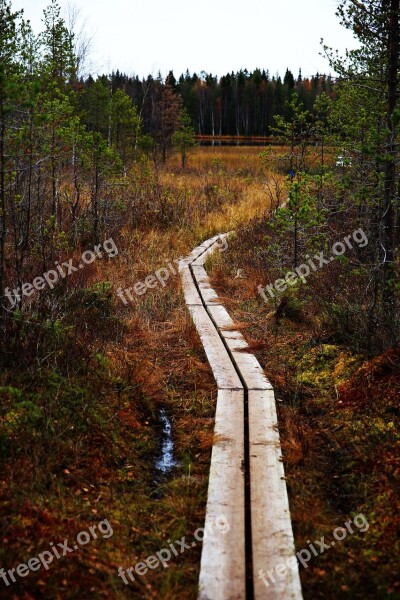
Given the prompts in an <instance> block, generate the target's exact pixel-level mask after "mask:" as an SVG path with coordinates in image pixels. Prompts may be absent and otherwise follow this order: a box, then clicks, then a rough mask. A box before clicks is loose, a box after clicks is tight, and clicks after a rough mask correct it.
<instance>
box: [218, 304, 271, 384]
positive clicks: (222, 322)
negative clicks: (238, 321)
mask: <svg viewBox="0 0 400 600" xmlns="http://www.w3.org/2000/svg"><path fill="white" fill-rule="evenodd" d="M207 310H208V312H209V314H210V315H211V317H212V319H213V321H214V322H215V323H216V325H217V326H218V329H219V331H220V333H221V335H222V337H223V338H224V340H225V343H226V345H227V346H228V348H229V351H230V352H231V353H232V358H233V360H234V361H235V364H236V365H237V367H238V369H239V371H240V373H241V375H242V377H243V379H244V381H245V384H246V387H247V388H248V389H249V390H251V389H258V390H264V389H265V390H272V385H271V383H270V382H269V381H268V379H267V377H266V376H265V373H264V370H263V368H262V367H261V365H260V363H259V362H258V360H257V358H256V357H255V356H254V354H252V353H251V352H250V350H249V346H248V344H247V342H246V340H245V339H244V337H243V336H242V334H241V333H239V332H238V331H231V329H230V328H232V327H233V326H234V323H233V321H232V319H231V317H230V316H229V314H228V312H227V310H226V309H225V307H224V306H221V305H220V306H207ZM227 328H228V329H227Z"/></svg>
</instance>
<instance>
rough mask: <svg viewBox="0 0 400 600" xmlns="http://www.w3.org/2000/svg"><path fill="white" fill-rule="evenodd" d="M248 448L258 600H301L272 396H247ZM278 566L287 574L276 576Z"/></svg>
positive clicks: (253, 393) (266, 393) (255, 393)
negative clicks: (270, 574) (269, 574)
mask: <svg viewBox="0 0 400 600" xmlns="http://www.w3.org/2000/svg"><path fill="white" fill-rule="evenodd" d="M249 448H250V490H251V492H250V493H251V523H252V554H253V572H254V597H255V600H301V598H302V592H301V584H300V577H299V571H298V565H297V561H296V558H295V547H294V539H293V530H292V522H291V518H290V511H289V500H288V495H287V489H286V482H285V479H284V477H285V472H284V467H283V462H282V452H281V445H280V439H279V432H278V422H277V415H276V407H275V398H274V393H273V391H272V390H264V391H258V390H250V391H249ZM287 561H290V562H289V565H291V568H290V567H287V564H288V563H287ZM278 565H283V566H284V567H285V566H286V567H287V568H286V571H285V569H284V568H281V569H280V570H279V573H280V574H279V575H278V574H277V573H276V572H275V568H276V567H278ZM268 571H270V572H272V575H273V579H274V580H275V581H273V580H272V579H271V578H270V577H269V576H268V575H267V572H268ZM262 574H264V581H263V578H262ZM265 581H266V583H265Z"/></svg>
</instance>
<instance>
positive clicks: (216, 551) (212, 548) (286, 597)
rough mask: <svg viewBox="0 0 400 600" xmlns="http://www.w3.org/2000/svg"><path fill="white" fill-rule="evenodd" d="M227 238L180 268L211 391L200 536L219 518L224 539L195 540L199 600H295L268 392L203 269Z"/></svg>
mask: <svg viewBox="0 0 400 600" xmlns="http://www.w3.org/2000/svg"><path fill="white" fill-rule="evenodd" d="M227 235H229V234H222V235H219V236H215V237H213V238H211V239H209V240H207V241H206V242H204V243H203V244H201V245H200V246H198V247H197V248H195V249H194V250H193V251H192V253H191V254H190V255H189V256H188V257H187V258H186V259H185V260H183V261H181V264H180V272H181V277H182V283H183V290H184V295H185V301H186V304H187V306H188V309H189V311H190V313H191V315H192V318H193V320H194V323H195V325H196V328H197V331H198V333H199V336H200V338H201V341H202V344H203V346H204V349H205V352H206V355H207V359H208V361H209V363H210V366H211V369H212V371H213V374H214V377H215V380H216V383H217V387H218V396H217V407H216V414H215V430H214V433H215V436H214V445H213V449H212V456H211V466H210V477H209V487H208V498H207V510H206V522H205V529H206V530H207V529H208V527H210V526H211V527H212V525H213V524H214V523H215V521H216V519H218V517H220V516H221V515H224V516H225V517H226V520H227V522H228V523H229V525H230V531H229V533H228V534H226V535H218V536H210V537H205V539H204V541H203V550H202V557H201V568H200V581H199V600H244V599H246V600H253V599H255V600H301V598H302V593H301V585H300V578H299V572H298V568H297V564H295V558H294V557H295V549H294V541H293V531H292V523H291V519H290V512H289V503H288V496H287V490H286V482H285V473H284V468H283V462H282V453H281V446H280V440H279V433H278V423H277V416H276V407H275V398H274V391H273V389H272V386H271V384H270V382H269V381H268V380H267V378H266V377H265V374H264V372H263V370H262V368H261V366H260V364H259V362H258V361H257V359H256V358H255V356H253V355H252V354H251V353H250V352H249V351H248V345H247V343H246V341H245V340H244V338H243V336H242V335H241V334H240V333H239V332H238V331H235V330H234V323H233V321H232V319H231V318H230V316H229V314H228V313H227V311H226V310H225V308H224V307H223V306H222V305H221V303H220V301H219V298H218V296H217V294H216V293H215V291H214V290H213V289H212V288H211V287H210V283H209V279H208V276H207V273H206V271H205V269H204V263H205V261H206V259H207V257H208V256H209V255H210V254H212V253H213V252H215V251H216V250H217V249H218V248H220V247H221V246H220V243H219V241H220V240H224V238H226V237H227ZM246 350H247V351H246ZM288 561H291V564H292V567H291V568H286V570H285V568H284V565H287V563H288ZM278 565H282V567H281V568H280V570H279V574H276V573H275V571H274V579H275V583H272V581H270V582H269V584H268V580H267V584H268V585H266V584H265V583H264V582H263V580H262V579H261V578H260V571H261V570H262V571H263V572H264V573H265V574H266V573H267V572H268V571H269V570H271V569H275V567H278ZM293 565H294V567H293ZM284 571H285V572H284Z"/></svg>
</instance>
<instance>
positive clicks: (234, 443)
mask: <svg viewBox="0 0 400 600" xmlns="http://www.w3.org/2000/svg"><path fill="white" fill-rule="evenodd" d="M243 419H244V407H243V392H242V391H229V390H219V391H218V399H217V409H216V415H215V430H214V433H215V441H214V445H213V449H212V456H211V467H210V478H209V484H208V499H207V510H206V521H205V530H206V531H208V530H209V529H210V528H213V530H214V531H215V532H216V533H215V534H213V535H211V536H205V539H204V541H203V549H202V555H201V567H200V579H199V600H245V598H246V589H245V587H246V586H245V575H246V573H245V571H246V559H245V529H244V524H245V519H244V473H243V468H242V465H243V461H244V429H243ZM222 516H223V517H224V519H225V522H226V523H228V525H229V527H230V529H229V531H228V532H227V533H224V534H222V533H221V532H218V530H216V528H215V523H216V522H217V520H218V519H219V518H220V517H222Z"/></svg>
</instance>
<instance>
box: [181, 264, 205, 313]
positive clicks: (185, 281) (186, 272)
mask: <svg viewBox="0 0 400 600" xmlns="http://www.w3.org/2000/svg"><path fill="white" fill-rule="evenodd" d="M181 279H182V288H183V295H184V297H185V302H186V304H187V305H188V306H189V304H192V305H197V306H203V303H202V301H201V298H200V296H199V292H198V290H197V287H196V285H195V283H194V281H193V276H192V273H191V271H190V269H189V267H185V268H183V269H182V270H181Z"/></svg>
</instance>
